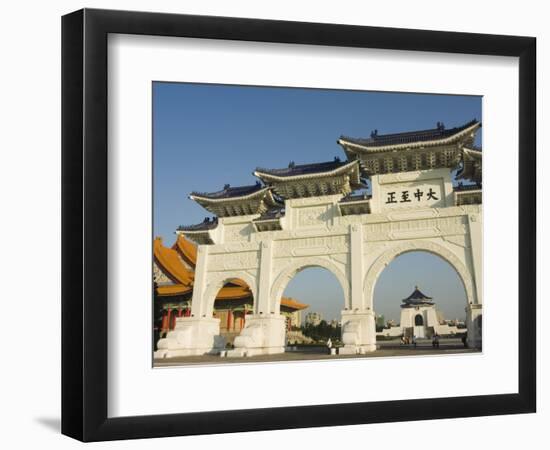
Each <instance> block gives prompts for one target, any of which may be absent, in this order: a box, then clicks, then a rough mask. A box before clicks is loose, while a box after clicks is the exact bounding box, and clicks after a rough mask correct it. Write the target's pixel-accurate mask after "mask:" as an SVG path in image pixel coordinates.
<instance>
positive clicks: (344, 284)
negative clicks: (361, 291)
mask: <svg viewBox="0 0 550 450" xmlns="http://www.w3.org/2000/svg"><path fill="white" fill-rule="evenodd" d="M309 267H321V268H323V269H326V270H328V271H329V272H330V273H332V274H333V275H334V276H335V277H336V279H337V280H338V282H339V283H340V286H341V288H342V292H343V293H344V305H345V308H347V309H349V308H350V305H351V299H350V281H349V276H347V275H346V270H347V269H346V268H343V269H342V268H340V267H339V266H338V265H337V264H335V263H334V262H332V261H330V260H329V259H328V258H323V257H308V258H300V259H297V260H294V261H292V262H291V263H290V264H289V265H288V266H286V267H285V269H284V270H282V271H281V272H279V273H278V274H277V275H276V276H275V277H274V280H275V281H274V282H273V285H272V288H271V295H270V310H271V311H274V312H276V311H279V307H280V306H281V297H282V296H283V293H284V290H285V289H286V287H287V285H288V283H289V282H290V280H292V278H294V276H295V275H296V274H297V273H298V272H301V271H302V270H304V269H307V268H309Z"/></svg>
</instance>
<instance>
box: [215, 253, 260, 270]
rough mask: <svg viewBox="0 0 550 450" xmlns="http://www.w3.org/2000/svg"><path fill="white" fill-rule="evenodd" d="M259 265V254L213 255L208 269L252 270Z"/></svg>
mask: <svg viewBox="0 0 550 450" xmlns="http://www.w3.org/2000/svg"><path fill="white" fill-rule="evenodd" d="M258 265H259V255H258V252H240V253H228V254H225V255H221V254H218V255H211V256H210V257H209V259H208V269H209V270H212V271H218V270H235V269H241V270H244V269H251V268H256V267H258Z"/></svg>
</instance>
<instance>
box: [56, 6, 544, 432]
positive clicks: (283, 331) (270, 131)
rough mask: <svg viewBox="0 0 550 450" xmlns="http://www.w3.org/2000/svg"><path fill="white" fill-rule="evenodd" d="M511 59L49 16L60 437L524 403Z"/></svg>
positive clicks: (488, 52) (386, 35) (522, 95)
mask: <svg viewBox="0 0 550 450" xmlns="http://www.w3.org/2000/svg"><path fill="white" fill-rule="evenodd" d="M535 54H536V41H535V39H534V38H531V37H517V36H496V35H485V34H468V33H452V32H438V31H421V30H405V29H390V28H375V27H360V26H349V25H335V24H319V23H298V22H283V21H266V20H257V19H243V18H226V17H206V16H187V15H171V14H156V13H142V12H128V11H124V12H122V11H106V10H88V9H85V10H81V11H77V12H74V13H72V14H69V15H67V16H64V17H63V21H62V95H63V98H62V107H63V114H62V122H63V130H62V146H63V148H62V152H63V157H62V164H63V168H62V174H63V194H62V196H63V198H62V202H63V217H62V224H63V230H62V242H63V248H62V255H63V264H62V270H63V273H62V279H63V280H62V282H63V298H62V302H63V304H62V327H63V328H62V376H63V380H62V432H63V433H64V434H66V435H68V436H71V437H74V438H76V439H79V440H82V441H100V440H113V439H130V438H145V437H161V436H176V435H190V434H211V433H226V432H236V431H252V430H270V429H282V428H300V427H318V426H330V425H346V424H360V423H375V422H392V421H405V420H425V419H437V418H453V417H466V416H481V415H496V414H512V413H527V412H534V411H535V408H536V405H535V398H536V395H535V394H536V379H535V373H536V370H535V368H536V360H535V355H536V345H535V344H536V343H535V334H536V333H535V332H536V329H535V327H536V320H535V304H536V283H535V276H536V271H535V267H536V233H535V231H536V226H535V221H536V189H535V188H536V180H535V174H536V157H535V137H536V115H535V112H536V105H535V91H536V83H535V64H536V60H535ZM483 160H485V165H483Z"/></svg>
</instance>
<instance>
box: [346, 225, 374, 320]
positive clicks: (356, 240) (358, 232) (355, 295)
mask: <svg viewBox="0 0 550 450" xmlns="http://www.w3.org/2000/svg"><path fill="white" fill-rule="evenodd" d="M350 252H351V262H350V265H351V302H350V303H351V309H352V310H356V309H359V310H362V309H365V308H370V306H371V305H370V304H369V305H365V304H364V302H365V300H366V301H367V302H368V299H364V298H363V275H364V273H365V270H364V264H363V226H362V225H361V224H354V225H351V227H350Z"/></svg>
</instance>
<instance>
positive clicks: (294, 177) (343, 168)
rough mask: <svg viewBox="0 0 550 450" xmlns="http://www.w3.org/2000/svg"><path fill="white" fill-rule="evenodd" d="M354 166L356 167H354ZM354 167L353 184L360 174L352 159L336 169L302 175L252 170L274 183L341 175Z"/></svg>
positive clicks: (261, 177)
mask: <svg viewBox="0 0 550 450" xmlns="http://www.w3.org/2000/svg"><path fill="white" fill-rule="evenodd" d="M354 166H356V167H354ZM354 168H356V169H357V177H356V179H357V181H356V182H354V184H357V183H360V182H361V181H360V179H359V178H360V175H359V162H358V161H356V160H354V161H351V162H349V163H348V164H345V165H343V166H340V167H338V168H336V169H333V170H330V171H327V172H314V173H308V174H303V175H290V176H281V175H273V174H270V173H266V172H262V171H260V170H256V171H254V175H255V176H256V177H258V178H260V179H261V180H263V181H264V182H276V183H284V182H288V181H300V180H311V179H315V178H328V177H332V176H336V175H341V174H344V173H346V172H350V171H353V170H354Z"/></svg>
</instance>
